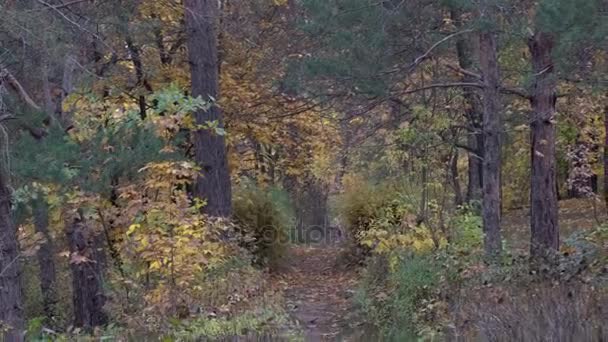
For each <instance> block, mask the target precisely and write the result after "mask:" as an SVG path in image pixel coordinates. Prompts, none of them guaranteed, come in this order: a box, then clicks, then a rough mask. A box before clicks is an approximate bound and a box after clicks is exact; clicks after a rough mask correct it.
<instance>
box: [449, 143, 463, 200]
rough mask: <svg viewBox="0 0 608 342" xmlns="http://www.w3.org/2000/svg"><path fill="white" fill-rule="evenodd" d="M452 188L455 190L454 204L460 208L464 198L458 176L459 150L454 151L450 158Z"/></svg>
mask: <svg viewBox="0 0 608 342" xmlns="http://www.w3.org/2000/svg"><path fill="white" fill-rule="evenodd" d="M448 172H449V174H450V179H451V183H452V187H453V188H454V204H455V205H456V206H460V205H462V204H463V203H464V200H463V198H462V190H461V188H460V175H459V174H458V150H457V149H454V152H453V154H452V156H451V157H450V167H449V170H448Z"/></svg>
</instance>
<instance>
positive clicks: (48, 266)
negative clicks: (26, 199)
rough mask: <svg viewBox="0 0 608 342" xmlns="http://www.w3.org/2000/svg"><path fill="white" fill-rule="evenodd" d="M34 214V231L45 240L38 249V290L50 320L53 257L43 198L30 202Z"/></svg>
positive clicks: (53, 269)
mask: <svg viewBox="0 0 608 342" xmlns="http://www.w3.org/2000/svg"><path fill="white" fill-rule="evenodd" d="M32 207H33V214H34V227H35V228H36V232H37V233H39V234H41V235H42V236H43V237H44V239H45V241H44V243H42V244H41V245H40V249H39V250H38V253H37V257H38V267H39V268H40V290H41V293H42V303H43V308H44V314H45V315H46V317H47V319H49V320H52V319H53V317H54V316H55V310H54V309H55V304H56V302H57V298H56V296H55V280H56V272H55V260H54V259H53V255H54V252H53V251H54V247H53V239H52V238H51V235H50V234H49V216H48V215H49V213H48V204H47V203H46V200H45V199H44V198H41V197H39V198H38V199H36V200H34V201H33V203H32Z"/></svg>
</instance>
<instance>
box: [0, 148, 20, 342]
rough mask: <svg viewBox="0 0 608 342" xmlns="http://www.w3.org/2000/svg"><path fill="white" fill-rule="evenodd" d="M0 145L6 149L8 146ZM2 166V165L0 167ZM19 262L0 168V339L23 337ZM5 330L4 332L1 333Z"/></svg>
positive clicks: (8, 195) (4, 177)
mask: <svg viewBox="0 0 608 342" xmlns="http://www.w3.org/2000/svg"><path fill="white" fill-rule="evenodd" d="M2 147H3V148H8V146H6V147H4V146H2ZM3 167H4V166H3ZM21 296H22V293H21V262H20V260H19V244H18V242H17V230H16V228H15V225H14V223H13V218H12V215H11V191H10V189H9V187H8V177H7V174H6V171H5V170H4V169H2V170H0V337H3V339H2V338H0V340H4V341H7V342H13V341H22V340H23V334H22V329H23V307H22V297H21ZM3 331H4V332H3Z"/></svg>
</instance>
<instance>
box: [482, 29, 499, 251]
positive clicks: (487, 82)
mask: <svg viewBox="0 0 608 342" xmlns="http://www.w3.org/2000/svg"><path fill="white" fill-rule="evenodd" d="M479 50H480V52H481V53H480V65H481V70H482V72H483V79H484V88H483V142H484V153H483V155H484V159H483V202H482V218H483V231H484V249H485V254H486V256H487V257H489V258H495V257H496V256H497V255H499V254H500V252H501V249H502V239H501V234H500V203H501V202H500V172H501V147H502V139H501V135H502V132H501V131H502V113H501V105H500V77H499V69H498V68H499V67H498V58H497V56H496V51H497V46H496V34H495V33H494V32H492V31H483V32H480V37H479Z"/></svg>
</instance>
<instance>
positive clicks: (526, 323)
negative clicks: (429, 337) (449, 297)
mask: <svg viewBox="0 0 608 342" xmlns="http://www.w3.org/2000/svg"><path fill="white" fill-rule="evenodd" d="M453 310H454V312H455V314H456V324H455V326H454V327H453V330H452V331H451V332H450V335H451V336H452V339H453V340H455V341H471V340H481V341H530V342H537V341H538V342H540V341H543V342H544V341H547V342H549V341H550V342H558V341H606V340H607V339H608V326H606V327H604V326H605V325H606V323H608V293H606V289H603V290H600V289H597V288H593V287H592V286H589V285H585V284H566V285H548V284H534V283H531V284H529V287H528V288H507V289H505V288H477V289H468V290H466V293H463V294H462V295H461V296H460V297H459V300H457V302H456V304H455V305H454V306H453Z"/></svg>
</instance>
